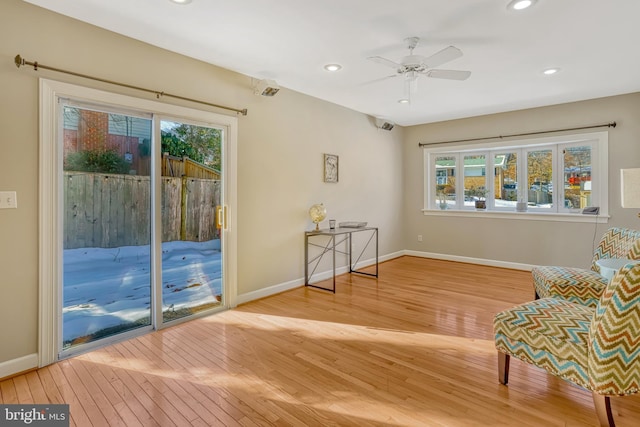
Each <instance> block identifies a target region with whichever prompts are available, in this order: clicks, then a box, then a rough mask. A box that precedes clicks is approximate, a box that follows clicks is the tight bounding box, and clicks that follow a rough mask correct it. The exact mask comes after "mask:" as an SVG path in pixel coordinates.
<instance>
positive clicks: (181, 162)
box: [162, 153, 220, 179]
mask: <svg viewBox="0 0 640 427" xmlns="http://www.w3.org/2000/svg"><path fill="white" fill-rule="evenodd" d="M162 176H173V177H181V176H191V177H194V178H204V179H220V172H219V171H217V170H215V169H213V168H210V167H207V166H205V165H203V164H202V163H198V162H196V161H195V160H191V159H190V158H188V157H176V156H170V155H169V154H167V153H164V154H163V155H162Z"/></svg>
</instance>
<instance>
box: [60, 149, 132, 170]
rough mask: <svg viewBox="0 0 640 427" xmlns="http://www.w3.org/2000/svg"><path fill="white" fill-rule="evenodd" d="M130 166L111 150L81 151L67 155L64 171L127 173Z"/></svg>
mask: <svg viewBox="0 0 640 427" xmlns="http://www.w3.org/2000/svg"><path fill="white" fill-rule="evenodd" d="M129 168H130V165H129V163H127V162H126V161H125V160H124V159H123V158H122V156H120V154H119V153H118V152H117V151H115V150H113V149H101V150H83V151H77V152H75V153H69V154H68V155H67V158H66V159H65V161H64V170H68V171H80V172H101V173H128V172H129Z"/></svg>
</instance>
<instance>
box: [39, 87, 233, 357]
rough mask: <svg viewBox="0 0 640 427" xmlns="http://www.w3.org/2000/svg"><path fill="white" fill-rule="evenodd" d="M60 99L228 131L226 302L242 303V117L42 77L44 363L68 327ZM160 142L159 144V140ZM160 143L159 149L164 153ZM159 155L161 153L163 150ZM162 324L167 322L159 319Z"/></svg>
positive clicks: (229, 305)
mask: <svg viewBox="0 0 640 427" xmlns="http://www.w3.org/2000/svg"><path fill="white" fill-rule="evenodd" d="M60 98H71V99H76V100H80V101H83V102H89V103H99V104H102V105H113V106H116V107H120V108H130V109H134V110H137V111H142V112H146V113H152V114H157V115H163V116H171V117H176V118H181V119H184V120H186V121H189V120H192V121H193V120H195V121H199V122H202V123H209V124H211V125H212V126H215V127H223V128H224V130H225V134H226V138H225V147H223V150H222V151H223V156H224V158H223V162H224V165H225V168H224V170H223V174H224V178H223V186H224V187H223V197H224V200H223V204H224V206H225V208H226V209H227V215H226V223H225V224H224V227H223V230H222V245H223V246H222V253H223V274H224V281H223V286H224V290H223V293H224V305H225V308H232V307H235V306H236V305H237V294H238V291H237V289H238V288H237V230H236V223H237V146H238V144H237V142H238V119H237V117H235V116H230V115H224V114H218V113H213V112H208V111H202V110H196V109H193V108H187V107H181V106H177V105H171V104H166V103H163V102H159V101H153V100H146V99H141V98H136V97H132V96H127V95H120V94H115V93H111V92H105V91H102V90H97V89H92V88H87V87H84V86H78V85H74V84H69V83H63V82H59V81H55V80H49V79H42V78H41V79H40V119H39V140H40V144H39V194H38V200H39V218H38V227H39V232H38V240H39V241H38V244H39V247H38V255H39V261H38V264H39V265H38V274H39V280H38V290H39V301H38V309H39V320H38V366H39V367H42V366H46V365H49V364H51V363H53V362H55V361H57V360H58V352H59V350H60V331H61V327H62V318H61V317H62V314H61V310H60V307H61V304H62V243H61V236H62V227H63V222H62V215H61V214H60V212H61V207H62V194H61V188H62V187H61V184H62V183H61V180H60V176H61V169H62V149H61V147H60V146H59V141H62V138H61V135H60V134H61V132H62V130H61V129H62V128H61V127H59V126H58V121H59V119H60V117H61V113H60V110H61V108H60V104H59V102H58V100H59V99H60ZM156 145H158V144H156ZM159 150H160V149H159V147H158V148H157V150H156V151H157V152H158V153H159ZM158 153H156V154H158ZM154 323H156V324H155V327H156V328H162V326H163V325H162V323H157V322H154Z"/></svg>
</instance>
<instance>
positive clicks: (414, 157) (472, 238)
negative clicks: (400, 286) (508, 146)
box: [404, 93, 640, 267]
mask: <svg viewBox="0 0 640 427" xmlns="http://www.w3.org/2000/svg"><path fill="white" fill-rule="evenodd" d="M639 117H640V93H635V94H630V95H622V96H615V97H609V98H602V99H596V100H590V101H583V102H576V103H570V104H563V105H556V106H550V107H544V108H535V109H529V110H522V111H513V112H509V113H502V114H494V115H488V116H480V117H473V118H468V119H461V120H452V121H447V122H440V123H432V124H426V125H421V126H413V127H409V128H407V129H406V130H405V134H404V136H405V140H404V167H405V218H406V228H405V231H406V234H405V247H406V249H410V250H415V251H423V252H435V253H442V254H450V255H456V256H462V257H471V258H483V259H491V260H499V261H504V262H513V263H524V264H543V265H549V264H554V265H570V266H578V267H587V266H588V264H589V263H590V261H591V256H592V254H593V249H592V247H593V246H592V242H593V238H594V233H595V235H596V244H597V241H598V239H599V238H600V236H601V234H602V233H603V232H604V231H605V230H606V228H608V227H610V226H626V227H631V228H636V229H638V228H640V220H639V219H638V218H637V217H636V214H637V210H633V209H622V208H621V207H620V188H619V187H620V169H621V168H629V167H640V120H639ZM610 121H615V122H617V124H618V126H617V127H616V128H615V129H611V130H610V131H609V214H610V216H611V218H610V220H609V223H608V224H599V225H598V226H597V229H595V225H594V223H568V222H551V221H518V220H504V219H490V218H483V217H478V218H466V217H465V218H459V217H458V218H451V217H442V216H425V215H423V213H422V212H421V209H422V207H423V203H424V202H423V192H424V184H423V180H424V174H423V157H422V155H421V154H422V149H420V148H418V143H419V142H425V143H428V142H437V141H447V140H456V139H466V138H478V137H485V136H494V135H507V134H517V133H523V132H534V131H540V130H548V129H562V128H570V127H579V126H586V125H592V124H601V123H608V122H610ZM599 130H602V129H598V130H596V131H599ZM605 130H606V128H605ZM592 131H593V130H592ZM418 234H422V235H423V242H422V243H419V242H418V241H417V235H418Z"/></svg>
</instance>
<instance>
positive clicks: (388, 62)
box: [367, 56, 402, 70]
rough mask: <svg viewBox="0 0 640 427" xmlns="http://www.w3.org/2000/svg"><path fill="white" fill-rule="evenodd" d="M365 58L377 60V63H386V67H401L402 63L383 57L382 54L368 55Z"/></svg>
mask: <svg viewBox="0 0 640 427" xmlns="http://www.w3.org/2000/svg"><path fill="white" fill-rule="evenodd" d="M367 59H369V60H371V61H373V62H377V63H378V64H382V65H386V66H387V67H391V68H395V69H396V70H397V69H398V68H402V64H398V63H397V62H393V61H391V60H390V59H387V58H383V57H382V56H370V57H368V58H367Z"/></svg>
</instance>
